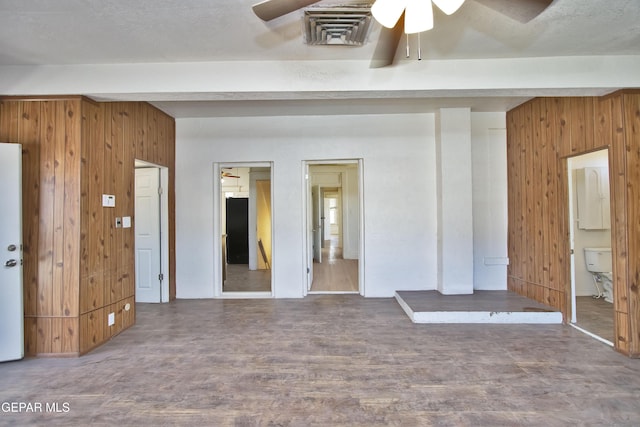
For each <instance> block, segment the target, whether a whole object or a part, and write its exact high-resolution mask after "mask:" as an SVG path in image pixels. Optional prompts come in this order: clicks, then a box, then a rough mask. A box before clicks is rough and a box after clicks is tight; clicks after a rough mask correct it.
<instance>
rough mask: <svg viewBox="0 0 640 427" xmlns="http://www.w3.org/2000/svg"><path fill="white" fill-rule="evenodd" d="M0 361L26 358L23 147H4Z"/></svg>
mask: <svg viewBox="0 0 640 427" xmlns="http://www.w3.org/2000/svg"><path fill="white" fill-rule="evenodd" d="M0 184H1V185H0V200H2V205H1V206H2V209H0V362H4V361H7V360H17V359H22V358H23V357H24V315H23V305H22V146H21V145H20V144H0Z"/></svg>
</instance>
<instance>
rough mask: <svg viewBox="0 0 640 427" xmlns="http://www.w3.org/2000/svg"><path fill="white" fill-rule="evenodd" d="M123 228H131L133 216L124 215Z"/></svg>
mask: <svg viewBox="0 0 640 427" xmlns="http://www.w3.org/2000/svg"><path fill="white" fill-rule="evenodd" d="M122 228H131V217H130V216H123V217H122Z"/></svg>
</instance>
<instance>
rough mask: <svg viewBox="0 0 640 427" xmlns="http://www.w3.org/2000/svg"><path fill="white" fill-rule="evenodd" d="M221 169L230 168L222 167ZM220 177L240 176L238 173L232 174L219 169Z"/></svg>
mask: <svg viewBox="0 0 640 427" xmlns="http://www.w3.org/2000/svg"><path fill="white" fill-rule="evenodd" d="M222 169H231V168H222ZM220 178H222V179H224V178H240V177H239V176H238V175H234V174H232V173H231V172H225V171H221V172H220Z"/></svg>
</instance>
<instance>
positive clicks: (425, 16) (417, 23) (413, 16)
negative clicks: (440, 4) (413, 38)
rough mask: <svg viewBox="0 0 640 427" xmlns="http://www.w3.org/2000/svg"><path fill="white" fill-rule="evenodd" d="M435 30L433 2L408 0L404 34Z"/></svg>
mask: <svg viewBox="0 0 640 427" xmlns="http://www.w3.org/2000/svg"><path fill="white" fill-rule="evenodd" d="M432 28H433V7H432V6H431V1H430V0H429V1H425V0H408V1H407V9H406V11H405V14H404V32H405V33H406V34H415V33H421V32H423V31H429V30H430V29H432Z"/></svg>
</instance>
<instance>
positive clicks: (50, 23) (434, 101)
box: [0, 0, 640, 117]
mask: <svg viewBox="0 0 640 427" xmlns="http://www.w3.org/2000/svg"><path fill="white" fill-rule="evenodd" d="M514 1H515V0H514ZM254 2H255V1H254V0H180V1H177V0H55V1H50V0H0V69H2V68H3V67H5V68H7V69H8V68H11V66H21V68H20V69H24V70H27V69H31V68H30V67H32V68H34V66H35V67H37V66H43V65H61V66H66V67H67V68H66V69H72V67H76V66H77V67H80V66H84V65H86V64H146V63H159V64H165V65H166V64H167V63H169V64H171V63H213V64H216V63H225V64H228V63H230V62H236V61H237V62H238V63H242V64H243V67H245V66H246V67H248V68H250V69H251V68H255V69H260V67H261V64H266V63H269V64H271V63H273V62H274V61H275V62H278V63H281V64H284V67H286V66H287V65H286V64H288V63H291V64H297V63H300V62H304V63H305V64H309V63H315V64H319V63H322V67H324V69H326V68H331V67H332V66H333V64H335V65H336V67H338V68H339V67H340V66H341V65H339V64H341V63H349V64H353V61H359V67H360V69H361V71H360V72H358V73H351V74H349V78H350V79H352V81H353V86H354V87H359V83H360V84H361V81H362V80H363V79H365V78H366V79H374V80H375V79H376V78H378V77H377V76H385V75H388V73H389V71H387V70H384V69H383V70H373V69H370V68H369V66H368V64H369V60H370V58H371V56H372V54H373V50H374V47H375V41H376V40H377V35H378V32H379V27H378V25H377V24H375V25H374V26H373V30H372V33H371V34H370V36H369V41H368V43H366V44H365V45H364V46H362V47H350V46H308V45H305V44H304V43H303V38H302V18H301V16H302V15H301V12H294V13H291V14H289V15H287V16H284V17H281V18H278V19H276V20H274V21H271V22H268V23H265V22H262V21H261V20H260V19H258V18H257V17H256V16H255V15H254V14H253V12H252V11H251V5H252V4H253V3H254ZM355 2H358V1H355ZM360 2H362V1H360ZM346 3H354V1H348V0H347V1H337V2H336V1H328V0H327V1H322V2H320V3H319V5H335V4H346ZM435 18H436V23H435V28H434V29H433V30H432V31H429V32H427V33H424V34H423V35H422V38H421V45H422V61H421V62H420V63H419V64H418V63H417V60H416V58H415V48H416V39H415V37H414V38H413V39H410V44H411V47H412V49H413V50H414V53H413V54H412V55H413V58H410V59H405V58H404V57H403V52H402V51H403V46H401V49H399V51H400V52H399V55H398V56H397V62H398V64H397V65H396V66H395V67H394V68H395V69H397V70H399V71H393V72H394V78H395V79H398V78H401V73H402V72H403V71H402V70H403V69H404V68H403V67H411V70H412V73H413V75H416V74H419V73H420V71H419V69H418V67H428V66H429V65H428V64H429V63H430V61H432V62H433V61H436V60H437V61H449V60H480V59H486V58H494V59H495V58H503V59H507V58H548V57H561V56H570V57H580V56H602V55H606V56H619V55H625V56H628V55H631V56H639V55H640V0H609V1H605V0H555V1H554V2H553V4H552V5H551V6H550V7H549V8H547V10H545V11H544V12H543V13H542V14H541V15H540V16H538V17H537V18H536V19H534V20H533V21H531V22H529V23H528V24H521V23H519V22H517V21H514V20H511V19H509V18H507V17H505V16H503V15H500V14H499V13H497V12H495V11H493V10H491V9H488V8H486V7H484V6H482V5H480V4H478V3H476V2H475V1H473V0H467V1H466V3H465V4H464V5H463V6H462V8H461V9H460V10H459V11H458V12H457V13H456V14H454V15H452V16H445V15H443V14H442V13H439V12H438V11H437V10H436V17H435ZM402 44H403V43H401V45H402ZM282 61H285V62H282ZM288 61H290V62H288ZM409 63H411V64H410V65H408V64H409ZM81 64H82V65H81ZM350 67H353V66H352V65H350ZM407 69H409V68H407ZM416 69H417V70H418V71H416ZM309 73H310V72H309V71H306V72H305V75H303V76H299V77H300V79H302V80H304V79H313V78H315V79H316V80H317V78H318V76H317V75H316V76H313V75H312V76H310V75H309ZM385 73H387V74H385ZM260 78H261V77H260V74H258V73H256V74H253V75H252V76H251V79H253V80H258V79H260ZM349 87H350V84H349V83H346V82H341V85H340V88H338V89H337V90H336V92H340V93H342V95H334V96H329V97H322V96H309V95H308V94H307V95H306V96H304V97H297V96H295V93H294V92H293V91H292V92H291V93H288V94H286V95H282V96H273V93H270V95H269V96H260V95H256V96H247V95H243V96H238V97H236V96H234V95H233V94H234V93H236V92H237V90H236V89H229V91H228V93H226V95H225V96H220V95H218V96H215V97H212V96H206V95H205V96H201V97H195V98H194V97H193V96H191V97H182V96H180V94H179V93H177V92H176V93H173V94H171V93H170V92H171V91H170V90H167V91H164V92H166V96H165V97H162V96H158V95H157V93H163V90H162V88H158V89H157V90H154V91H149V90H146V91H144V92H145V94H146V95H140V94H137V95H133V91H131V93H130V94H126V93H124V94H116V93H115V92H114V93H113V94H110V93H109V91H108V90H105V91H104V92H102V93H100V94H96V96H94V97H95V98H97V99H145V98H146V99H147V100H150V101H154V102H155V103H156V105H158V106H159V107H160V108H162V109H164V110H165V111H167V112H169V113H170V114H172V115H174V116H176V117H192V116H196V117H201V116H212V115H246V114H266V112H267V111H271V113H269V114H273V106H274V104H273V103H276V105H277V106H278V107H279V108H281V110H280V113H281V114H287V112H289V113H290V114H301V113H305V112H310V113H316V112H318V111H319V110H322V109H324V110H330V111H331V112H334V113H336V114H342V113H343V112H349V111H359V112H365V113H369V112H370V113H376V112H381V111H383V110H385V109H387V110H394V111H398V112H404V111H407V112H411V111H430V110H433V109H434V108H438V107H442V106H449V105H451V106H460V105H466V106H470V107H472V108H473V109H474V110H477V111H496V110H504V109H507V108H510V107H512V106H514V105H517V104H518V103H520V102H522V101H523V100H524V99H527V97H528V96H530V95H535V93H533V92H532V93H531V94H529V93H527V92H526V91H525V92H523V93H515V92H514V93H509V92H504V93H499V92H496V93H495V94H488V93H483V94H480V95H478V94H477V93H476V94H469V95H465V93H463V92H459V91H458V92H456V94H455V96H454V97H452V96H448V95H446V93H447V92H446V90H445V91H444V92H442V93H443V94H444V95H443V96H434V95H433V94H428V93H427V94H425V96H415V95H411V94H410V91H407V90H404V91H402V93H400V92H398V91H380V93H377V92H376V91H375V88H371V89H372V90H371V91H370V93H369V94H368V95H367V96H364V97H363V96H361V95H357V94H353V93H348V92H350V91H349V90H345V88H346V89H348V88H349ZM443 89H447V88H446V87H445V88H443ZM451 89H454V88H451ZM568 89H575V88H568ZM594 89H597V90H596V92H597V91H599V92H602V91H603V89H602V88H594ZM612 89H615V87H613V88H612ZM51 90H52V91H55V90H54V89H51ZM278 90H279V91H282V92H287V89H286V88H284V89H278ZM94 92H95V91H94ZM94 92H92V91H91V90H90V89H87V91H86V92H84V93H83V94H86V95H90V96H91V95H92V94H94ZM141 92H143V91H141ZM150 92H157V93H156V96H155V97H154V96H149V93H150ZM203 92H204V93H211V91H210V90H208V89H203ZM219 92H220V93H222V92H224V91H223V90H220V91H219ZM297 92H300V91H299V90H298V91H297ZM297 92H296V93H297ZM354 92H357V93H360V92H358V91H355V90H354ZM0 93H1V92H0ZM558 93H559V94H561V92H560V91H559V92H558ZM372 94H375V95H372ZM585 94H589V93H585ZM221 98H224V99H221ZM247 98H249V99H247ZM274 98H282V99H279V100H274ZM320 98H330V99H320ZM319 101H322V102H319ZM261 112H262V113H261Z"/></svg>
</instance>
